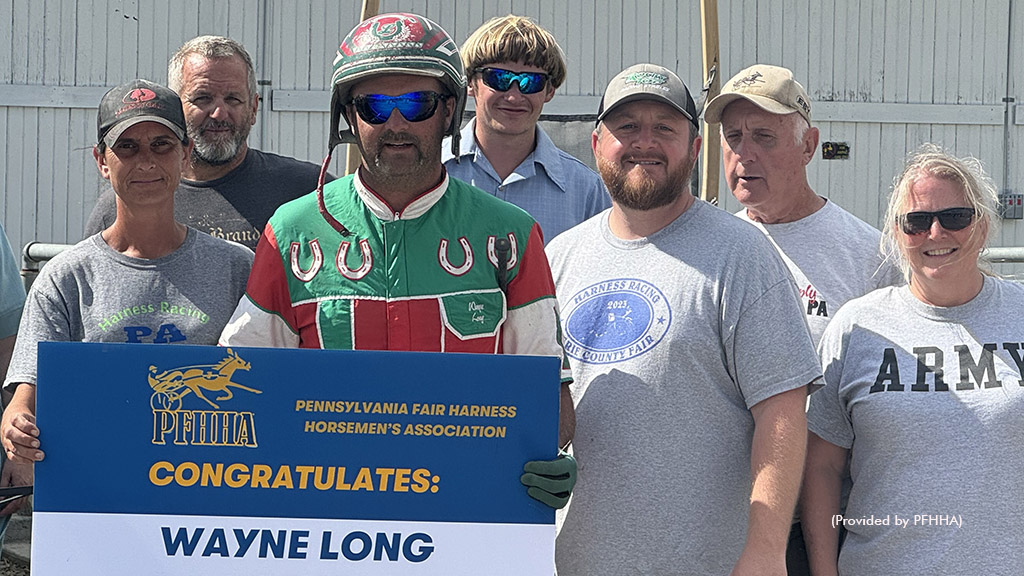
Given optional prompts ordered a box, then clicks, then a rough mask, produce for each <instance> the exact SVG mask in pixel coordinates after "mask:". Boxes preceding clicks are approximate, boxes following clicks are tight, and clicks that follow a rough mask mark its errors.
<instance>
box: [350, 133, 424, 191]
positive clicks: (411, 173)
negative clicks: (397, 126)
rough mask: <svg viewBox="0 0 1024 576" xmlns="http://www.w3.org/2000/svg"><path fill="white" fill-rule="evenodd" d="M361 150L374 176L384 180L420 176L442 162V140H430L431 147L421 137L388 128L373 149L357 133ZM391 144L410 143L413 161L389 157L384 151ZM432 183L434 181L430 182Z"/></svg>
mask: <svg viewBox="0 0 1024 576" xmlns="http://www.w3.org/2000/svg"><path fill="white" fill-rule="evenodd" d="M356 140H357V144H358V146H359V152H360V153H361V154H362V155H363V160H364V162H365V163H366V164H367V165H369V166H370V167H371V168H370V171H371V172H372V174H373V177H374V178H376V179H377V180H379V181H383V182H388V181H390V182H399V181H403V180H405V179H407V178H409V177H414V178H418V177H419V176H420V175H421V174H423V173H425V172H426V171H428V170H429V169H430V168H432V167H434V166H437V165H438V164H440V163H441V153H440V150H441V140H440V139H437V141H436V142H430V143H427V144H429V147H428V146H427V145H425V144H424V143H423V142H422V141H421V140H420V139H419V138H417V137H416V136H413V135H412V134H408V133H401V132H393V131H391V130H387V131H385V132H382V133H381V134H380V136H379V137H378V138H377V142H376V146H374V149H373V150H372V151H370V150H367V149H366V146H365V142H363V141H362V140H361V139H360V138H359V136H358V134H357V135H356ZM389 144H410V145H411V146H412V147H413V149H414V151H415V153H416V154H415V156H414V158H413V159H412V161H408V160H405V159H395V158H387V157H385V156H384V154H383V151H384V148H385V146H387V145H389ZM424 150H429V151H435V153H433V154H429V155H428V154H424ZM430 184H432V183H430Z"/></svg>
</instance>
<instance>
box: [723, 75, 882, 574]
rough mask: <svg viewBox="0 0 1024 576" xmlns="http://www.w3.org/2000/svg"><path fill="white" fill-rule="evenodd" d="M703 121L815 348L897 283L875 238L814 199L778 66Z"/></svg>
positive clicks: (794, 544) (798, 127)
mask: <svg viewBox="0 0 1024 576" xmlns="http://www.w3.org/2000/svg"><path fill="white" fill-rule="evenodd" d="M704 118H705V120H706V121H707V122H709V123H712V124H714V123H718V122H720V123H721V141H722V160H723V162H722V163H723V165H724V167H725V179H726V182H727V183H728V184H729V188H730V189H731V190H732V193H733V196H735V197H736V199H737V200H739V202H740V203H741V204H742V205H743V209H742V210H740V211H739V212H737V214H736V215H737V216H739V217H740V218H742V219H744V220H746V221H748V222H751V223H752V224H753V225H754V226H756V227H757V228H758V229H760V230H761V231H762V232H763V233H764V234H765V235H766V236H768V238H769V239H770V240H771V241H772V244H774V245H775V248H776V250H777V251H778V252H779V254H780V255H781V256H782V259H783V261H785V263H786V265H787V267H788V268H789V271H790V273H791V274H792V275H793V279H794V281H795V282H796V284H797V289H798V290H799V296H800V305H801V307H802V308H803V310H804V311H805V312H806V318H807V324H808V327H809V328H810V330H811V337H812V338H813V340H814V345H815V346H817V345H818V342H819V341H820V340H821V335H822V333H823V332H824V331H825V327H826V326H827V325H828V322H829V320H830V319H831V318H832V316H834V315H835V313H836V311H838V310H839V307H840V306H842V305H843V304H845V303H846V302H847V301H848V300H851V299H853V298H857V297H859V296H863V295H864V294H867V293H868V292H871V291H872V290H875V289H876V288H881V287H884V286H890V285H893V284H899V283H900V274H899V271H898V270H897V269H896V268H895V267H894V266H892V265H891V264H890V263H888V262H886V261H885V259H884V258H883V256H882V254H881V252H880V250H879V242H880V240H881V233H880V232H879V231H878V230H876V229H875V228H873V227H871V226H870V225H868V224H867V223H865V222H863V221H862V220H860V219H859V218H857V217H856V216H854V215H853V214H850V213H849V212H847V211H846V210H843V209H842V208H840V207H839V205H837V204H836V203H835V202H830V201H829V200H827V199H825V198H822V197H821V196H818V195H817V194H816V193H815V192H814V190H813V189H812V188H811V186H810V184H809V182H808V180H807V165H808V164H809V163H810V161H811V159H813V158H814V154H815V152H816V151H817V149H818V129H817V128H815V127H813V126H811V100H810V98H809V97H808V95H807V92H806V91H805V90H804V87H803V86H801V85H800V83H799V82H797V81H796V80H795V79H794V78H793V73H792V72H791V71H789V70H787V69H786V68H781V67H779V66H771V65H768V64H755V65H753V66H751V67H749V68H746V69H745V70H742V71H741V72H740V73H738V74H736V75H735V76H733V77H732V79H730V80H729V81H728V82H726V83H725V85H724V86H723V87H722V92H721V94H719V95H718V96H716V97H715V98H713V99H712V100H711V101H710V102H708V104H707V106H706V108H705V112H704ZM787 564H788V569H789V574H790V575H791V576H800V575H806V574H809V568H808V565H807V554H806V551H805V547H804V540H803V534H802V531H801V527H800V522H799V515H797V517H796V520H794V523H793V527H792V531H791V534H790V542H789V549H788V551H787Z"/></svg>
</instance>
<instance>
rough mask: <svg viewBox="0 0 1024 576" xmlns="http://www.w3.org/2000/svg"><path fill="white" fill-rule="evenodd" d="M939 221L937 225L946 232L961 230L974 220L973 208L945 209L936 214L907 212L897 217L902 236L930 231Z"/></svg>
mask: <svg viewBox="0 0 1024 576" xmlns="http://www.w3.org/2000/svg"><path fill="white" fill-rule="evenodd" d="M936 218H938V219H939V225H940V226H942V227H943V228H945V229H946V230H952V231H956V230H963V229H964V228H967V226H969V225H970V224H971V220H973V219H974V208H946V209H945V210H939V211H938V212H908V213H907V214H903V215H902V216H900V217H898V218H897V219H896V220H897V222H899V225H900V228H901V229H902V230H903V233H904V234H909V235H914V234H924V233H925V232H927V231H929V230H931V228H932V222H934V221H935V219H936Z"/></svg>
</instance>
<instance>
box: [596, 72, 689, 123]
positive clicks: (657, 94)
mask: <svg viewBox="0 0 1024 576" xmlns="http://www.w3.org/2000/svg"><path fill="white" fill-rule="evenodd" d="M637 100H659V101H662V102H665V103H666V104H668V105H669V106H672V107H673V108H675V109H676V110H678V111H679V112H680V113H682V115H683V116H686V119H687V120H689V121H690V122H691V123H693V125H694V126H697V105H696V104H694V103H693V98H692V97H691V96H690V91H689V90H688V89H687V88H686V85H685V84H683V81H682V80H680V79H679V76H676V75H675V73H674V72H672V71H671V70H669V69H668V68H664V67H662V66H658V65H656V64H636V65H633V66H630V67H629V68H626V69H625V70H623V71H622V72H619V73H618V74H616V75H615V78H613V79H612V81H611V82H609V83H608V88H607V89H606V90H605V92H604V98H603V99H602V100H601V106H600V108H598V110H597V121H598V122H600V121H602V120H604V117H605V116H607V115H608V114H609V113H610V112H611V111H612V110H614V109H615V108H616V107H617V106H620V105H622V104H625V103H627V102H635V101H637Z"/></svg>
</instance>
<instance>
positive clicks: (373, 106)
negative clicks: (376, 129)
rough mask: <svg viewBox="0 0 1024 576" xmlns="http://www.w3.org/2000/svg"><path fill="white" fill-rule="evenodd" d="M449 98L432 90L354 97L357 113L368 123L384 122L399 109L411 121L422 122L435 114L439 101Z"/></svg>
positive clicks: (353, 103) (353, 102) (353, 101)
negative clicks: (395, 94)
mask: <svg viewBox="0 0 1024 576" xmlns="http://www.w3.org/2000/svg"><path fill="white" fill-rule="evenodd" d="M445 98H448V96H447V95H445V94H438V93H437V92H432V91H423V92H406V93H405V94H402V95H400V96H386V95H384V94H363V95H360V96H356V97H355V98H353V99H352V105H353V106H354V107H355V109H356V113H357V114H359V117H360V118H362V119H363V122H366V123H368V124H383V123H385V122H387V121H388V118H390V117H391V113H392V112H393V111H395V110H396V109H397V110H398V112H399V113H401V115H402V116H403V117H404V118H405V119H406V120H408V121H409V122H422V121H424V120H426V119H427V118H430V117H431V116H433V115H434V112H435V111H436V110H437V103H438V102H444V100H445Z"/></svg>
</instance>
